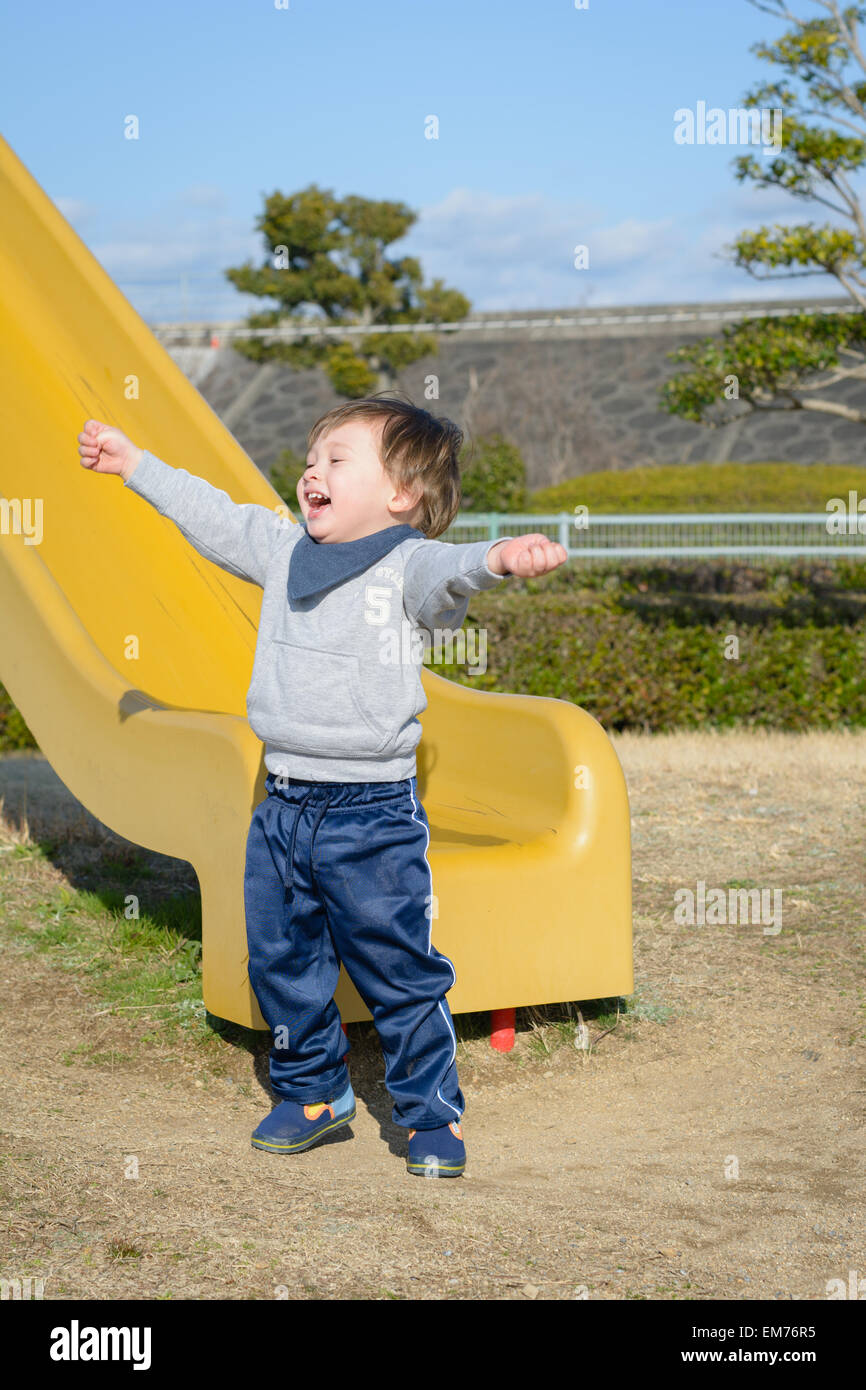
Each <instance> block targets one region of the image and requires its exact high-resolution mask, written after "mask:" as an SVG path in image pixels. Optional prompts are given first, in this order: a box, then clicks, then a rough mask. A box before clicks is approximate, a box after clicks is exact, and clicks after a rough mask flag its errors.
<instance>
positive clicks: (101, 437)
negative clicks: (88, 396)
mask: <svg viewBox="0 0 866 1390" xmlns="http://www.w3.org/2000/svg"><path fill="white" fill-rule="evenodd" d="M78 453H79V455H80V458H81V466H82V467H83V468H90V469H92V471H93V472H94V473H119V474H120V476H121V477H122V478H123V480H124V482H126V480H127V479H128V478H129V477H130V475H131V474H132V473H133V471H134V469H135V467H136V465H137V464H138V461H139V459H140V458H141V456H142V454H143V453H144V450H143V449H139V448H138V446H137V445H136V444H133V442H132V440H131V439H127V437H126V435H125V434H124V433H123V430H119V429H117V428H116V426H114V425H104V424H103V423H102V421H101V420H86V421H85V423H84V429H83V430H82V432H81V434H80V435H79V436H78Z"/></svg>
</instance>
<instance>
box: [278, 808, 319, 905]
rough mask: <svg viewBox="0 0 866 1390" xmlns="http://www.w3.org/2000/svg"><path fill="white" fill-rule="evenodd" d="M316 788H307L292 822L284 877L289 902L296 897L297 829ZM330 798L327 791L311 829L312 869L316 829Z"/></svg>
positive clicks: (286, 896) (286, 897)
mask: <svg viewBox="0 0 866 1390" xmlns="http://www.w3.org/2000/svg"><path fill="white" fill-rule="evenodd" d="M316 790H317V789H316V787H309V788H308V789H307V791H306V792H305V794H304V797H303V799H302V800H301V801H299V802H298V805H297V810H296V812H295V819H294V821H293V823H292V833H291V835H290V836H289V848H288V850H287V852H286V872H285V877H284V879H283V887H284V889H285V900H286V902H287V903H290V902H291V901H292V899H293V898H294V896H295V890H294V886H293V885H294V875H295V869H294V860H295V836H296V834H297V831H298V826H299V825H300V823H301V816H302V815H303V814H304V811H305V809H306V805H307V802H308V801H309V799H310V797H311V796H312V794H313V792H314V791H316ZM328 800H329V793H328V792H326V793H325V795H324V796H323V797H322V804H321V806H320V807H319V809H318V812H317V813H316V816H315V818H314V820H313V826H312V829H311V831H310V869H311V870H312V861H313V841H314V839H315V837H316V831H317V830H318V828H319V822H320V821H321V819H322V816H323V815H324V814H325V812H326V810H327V809H328Z"/></svg>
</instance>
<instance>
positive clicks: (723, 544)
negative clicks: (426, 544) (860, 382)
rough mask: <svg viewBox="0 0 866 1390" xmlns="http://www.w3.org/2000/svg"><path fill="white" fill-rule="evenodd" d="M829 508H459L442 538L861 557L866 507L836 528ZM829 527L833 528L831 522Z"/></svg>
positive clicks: (599, 548)
mask: <svg viewBox="0 0 866 1390" xmlns="http://www.w3.org/2000/svg"><path fill="white" fill-rule="evenodd" d="M835 524H836V519H835V518H833V517H831V515H830V514H829V513H827V512H702V513H695V512H691V513H676V514H675V513H671V514H670V515H661V514H649V513H644V514H631V515H623V516H616V515H594V514H589V515H588V516H583V517H581V516H578V517H575V516H574V515H573V514H572V513H571V512H557V513H553V514H550V515H543V516H542V515H538V514H537V513H533V512H523V513H514V512H461V513H460V514H459V515H458V516H457V517H456V518H455V519H454V521H453V522H452V524H451V526H450V527H449V528H448V530H447V531H446V532H445V533H444V535H443V537H442V538H441V539H443V540H450V541H460V542H466V541H480V540H496V538H497V537H498V536H515V535H521V534H524V533H526V532H527V531H539V532H541V533H542V534H543V535H546V536H550V538H551V540H554V541H559V543H560V545H562V546H564V548H565V549H566V550H567V551H568V556H569V559H571V560H585V561H593V560H625V559H630V560H631V559H641V558H643V559H647V558H650V559H653V558H658V559H688V558H689V557H692V556H705V557H711V556H717V557H722V556H734V557H737V556H739V557H742V558H746V557H749V558H751V559H753V560H766V559H773V558H780V559H781V558H790V557H793V556H805V557H808V556H814V557H816V558H817V557H821V558H824V559H827V558H830V557H834V556H835V557H837V558H838V557H841V556H849V557H850V556H859V557H860V558H861V559H864V560H866V512H860V513H859V515H858V514H856V513H855V514H850V513H849V514H848V515H847V516H846V518H845V519H844V522H843V524H844V526H845V530H844V532H842V533H841V534H836V533H835ZM831 527H832V528H833V529H831Z"/></svg>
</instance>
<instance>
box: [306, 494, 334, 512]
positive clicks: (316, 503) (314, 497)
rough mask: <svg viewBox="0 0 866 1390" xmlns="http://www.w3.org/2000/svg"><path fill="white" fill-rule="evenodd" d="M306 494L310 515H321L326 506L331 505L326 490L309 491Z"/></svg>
mask: <svg viewBox="0 0 866 1390" xmlns="http://www.w3.org/2000/svg"><path fill="white" fill-rule="evenodd" d="M305 496H306V500H307V506H308V507H309V509H310V516H320V515H321V513H322V512H323V511H324V510H325V508H326V507H329V506H330V505H331V499H330V497H329V496H328V495H327V493H325V492H308V493H306V494H305Z"/></svg>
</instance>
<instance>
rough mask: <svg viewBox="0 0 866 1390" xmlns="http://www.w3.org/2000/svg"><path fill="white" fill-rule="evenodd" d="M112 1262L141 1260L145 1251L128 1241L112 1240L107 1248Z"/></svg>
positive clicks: (106, 1250)
mask: <svg viewBox="0 0 866 1390" xmlns="http://www.w3.org/2000/svg"><path fill="white" fill-rule="evenodd" d="M105 1252H106V1254H107V1255H108V1258H109V1259H110V1260H140V1259H141V1258H142V1256H143V1255H144V1251H143V1250H142V1249H141V1248H140V1247H139V1246H137V1245H133V1243H132V1242H131V1241H128V1240H110V1241H109V1242H108V1244H107V1245H106V1247H105Z"/></svg>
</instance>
